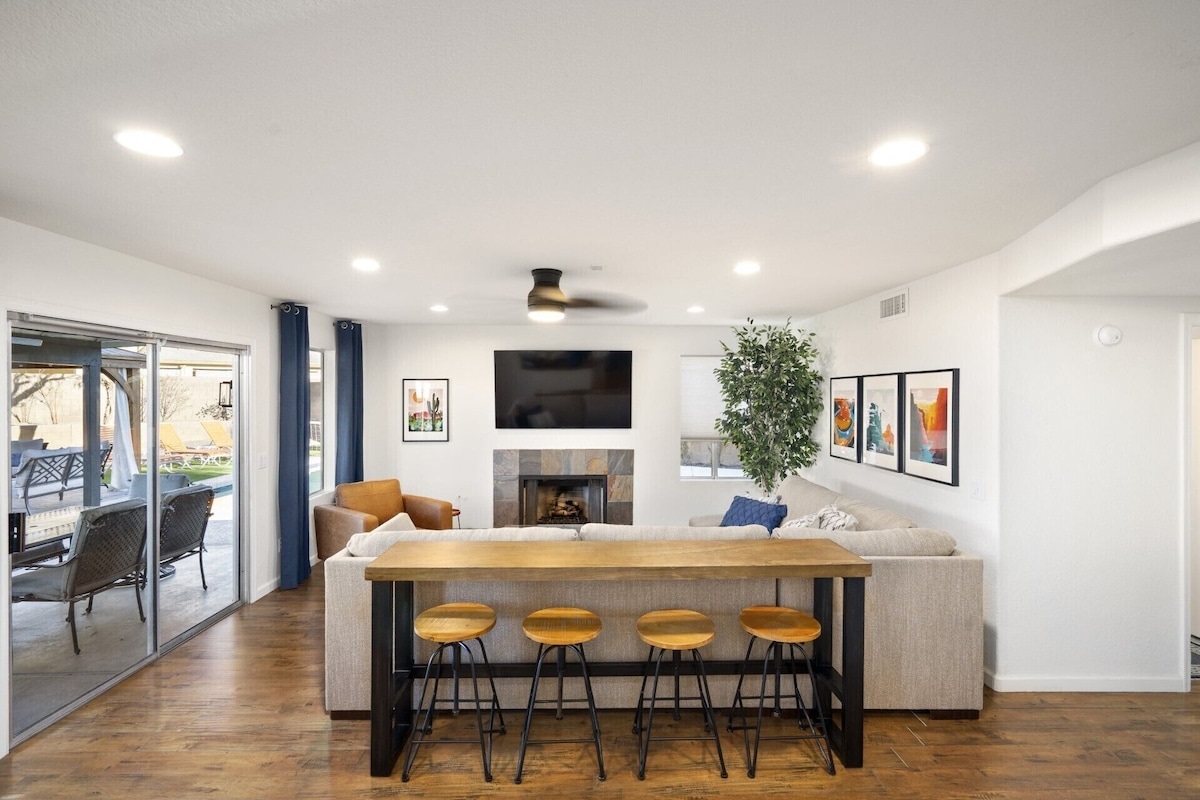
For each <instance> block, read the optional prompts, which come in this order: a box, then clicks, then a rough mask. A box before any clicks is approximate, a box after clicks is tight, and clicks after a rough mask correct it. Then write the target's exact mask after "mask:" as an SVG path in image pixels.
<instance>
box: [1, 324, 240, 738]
mask: <svg viewBox="0 0 1200 800" xmlns="http://www.w3.org/2000/svg"><path fill="white" fill-rule="evenodd" d="M10 331H11V338H10V341H11V353H12V359H11V373H10V394H9V409H10V418H11V424H10V447H9V454H10V485H11V492H10V504H9V505H10V512H11V513H10V515H9V542H8V547H9V553H10V565H11V568H12V586H13V591H12V598H11V600H12V602H11V607H10V613H11V630H12V728H11V729H12V731H13V738H14V741H19V740H21V739H23V738H25V737H27V736H29V735H31V734H32V733H34V732H36V731H37V730H40V729H41V728H42V727H45V725H47V724H49V723H50V722H53V721H54V720H56V719H58V718H59V717H61V716H63V715H64V714H66V713H68V712H69V711H70V710H71V709H73V708H75V707H76V706H78V705H80V704H81V703H82V702H84V701H86V700H87V699H89V698H90V697H92V696H94V695H95V694H97V693H99V692H101V691H103V690H104V688H106V687H107V686H108V685H110V684H111V683H113V682H114V681H116V680H117V679H119V678H120V677H122V676H124V675H126V674H128V673H129V672H131V671H133V670H135V669H137V668H139V667H140V666H142V665H144V664H146V663H148V662H150V661H152V660H153V659H154V658H155V657H157V656H158V655H159V654H161V653H162V652H164V651H166V650H168V649H170V648H171V647H173V646H174V645H175V644H177V643H178V642H181V641H183V640H185V639H186V638H187V637H189V636H191V635H193V634H194V633H195V632H197V631H198V630H200V629H202V628H203V627H204V626H205V625H206V624H210V623H211V621H213V620H215V619H218V618H219V617H220V616H222V615H224V614H226V613H229V612H230V611H232V610H233V609H234V608H236V607H237V606H238V605H239V604H240V602H241V598H242V589H241V584H242V581H241V567H240V564H241V546H240V542H241V535H240V526H239V520H240V518H241V515H240V513H239V508H238V504H239V493H238V492H237V475H238V465H239V448H238V442H239V437H238V435H237V434H238V429H237V421H238V413H237V412H238V409H237V397H238V393H237V392H236V391H235V388H236V387H237V386H238V384H239V374H240V372H241V369H242V363H241V362H242V358H243V356H242V355H241V353H240V352H239V351H238V350H236V349H230V348H221V347H214V346H211V345H207V344H204V345H198V344H194V343H185V342H174V341H167V342H164V341H160V340H154V339H147V338H144V337H139V336H137V335H132V334H131V335H129V336H123V335H121V333H120V332H113V331H108V330H105V331H92V330H90V329H89V328H88V327H87V326H83V325H78V326H77V325H73V324H69V323H53V322H47V323H44V324H40V325H39V324H32V323H28V322H24V323H21V322H17V323H12V324H11V327H10ZM135 523H136V524H135Z"/></svg>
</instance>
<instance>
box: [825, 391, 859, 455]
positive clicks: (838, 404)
mask: <svg viewBox="0 0 1200 800" xmlns="http://www.w3.org/2000/svg"><path fill="white" fill-rule="evenodd" d="M861 389H862V383H861V380H860V379H859V378H858V377H852V378H830V379H829V455H831V456H833V457H834V458H844V459H846V460H847V461H854V462H858V461H859V459H860V458H861V456H862V437H861V436H860V432H861V429H862V428H861V424H860V423H861V420H860V419H859V407H860V397H861Z"/></svg>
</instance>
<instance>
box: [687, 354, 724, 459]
mask: <svg viewBox="0 0 1200 800" xmlns="http://www.w3.org/2000/svg"><path fill="white" fill-rule="evenodd" d="M720 363H721V357H720V356H682V357H681V358H680V361H679V436H680V438H681V439H716V438H720V434H719V433H717V428H716V424H715V423H716V420H717V418H718V417H720V416H721V413H722V412H723V411H724V410H725V405H724V403H722V402H721V385H720V384H719V383H717V376H716V375H715V374H714V371H715V370H716V368H717V367H718V366H719V365H720Z"/></svg>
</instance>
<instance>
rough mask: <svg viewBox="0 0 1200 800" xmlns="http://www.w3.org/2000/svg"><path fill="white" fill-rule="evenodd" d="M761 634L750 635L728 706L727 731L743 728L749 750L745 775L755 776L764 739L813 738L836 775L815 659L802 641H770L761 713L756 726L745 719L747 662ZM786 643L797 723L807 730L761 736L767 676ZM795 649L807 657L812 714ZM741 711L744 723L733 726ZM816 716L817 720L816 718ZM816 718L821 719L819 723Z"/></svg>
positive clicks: (777, 700) (760, 696)
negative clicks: (813, 666)
mask: <svg viewBox="0 0 1200 800" xmlns="http://www.w3.org/2000/svg"><path fill="white" fill-rule="evenodd" d="M757 639H758V637H756V636H751V637H750V644H749V645H748V646H747V647H746V657H745V659H743V660H742V666H741V668H740V669H739V670H738V682H737V689H736V690H735V691H734V694H733V704H732V705H731V706H730V708H729V724H728V725H727V726H726V730H729V731H738V730H740V731H742V733H743V738H744V742H745V750H746V775H747V777H750V778H753V777H754V773H755V771H756V769H757V768H758V744H759V742H760V741H761V740H762V739H813V740H815V741H816V743H817V752H818V753H820V755H821V758H822V759H823V760H824V762H825V770H826V771H827V772H828V773H829V774H830V775H833V774H834V766H833V754H832V753H831V752H830V748H829V739H828V736H827V734H826V731H825V724H824V720H825V717H824V715H823V714H822V712H821V698H820V695H819V694H818V692H817V677H816V675H815V674H813V669H812V662H811V661H810V660H809V658H808V651H807V650H805V648H804V645H802V644H793V643H791V642H768V645H767V650H766V653H765V654H764V656H763V665H762V682H761V684H760V686H759V691H758V714H757V717H756V720H755V723H754V725H750V724H748V723H747V720H746V704H745V700H744V698H743V697H742V680H743V679H744V678H745V677H746V665H747V664H749V663H750V654H751V653H752V652H753V650H754V643H755V642H756V641H757ZM785 644H786V645H787V648H788V655H787V657H788V661H789V662H790V667H791V673H792V694H793V697H794V698H795V701H796V726H797V727H798V728H799V729H800V730H802V731H803V730H805V729H807V731H808V732H807V733H801V734H791V735H788V736H763V735H762V718H763V708H764V707H765V706H766V702H767V676H768V675H769V674H771V673H772V672H773V670H772V669H771V667H772V663H773V662H774V663H775V664H779V663H780V662H781V661H782V658H783V647H784V645H785ZM796 648H799V649H800V655H801V656H802V657H803V659H804V663H805V667H806V670H807V672H808V678H809V682H810V683H811V686H812V698H813V706H814V709H813V713H810V712H809V709H808V706H807V705H806V704H805V702H804V698H803V697H802V696H801V695H800V683H799V680H798V679H797V677H796V667H797V663H796ZM775 678H776V683H775V686H776V696H775V708H776V709H777V710H778V709H779V706H780V697H779V694H778V691H779V674H778V672H775ZM738 711H740V712H741V713H740V714H738V716H740V717H741V720H742V724H741V725H734V724H733V717H734V714H735V713H737V712H738ZM814 717H815V719H814ZM816 720H820V721H821V722H820V725H819V726H818V723H817V721H816ZM818 727H819V729H818ZM751 729H753V730H754V744H753V747H751V744H750V730H751Z"/></svg>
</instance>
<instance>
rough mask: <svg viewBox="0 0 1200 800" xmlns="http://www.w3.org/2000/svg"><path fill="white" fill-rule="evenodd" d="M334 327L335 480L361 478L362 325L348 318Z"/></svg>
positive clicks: (346, 481)
mask: <svg viewBox="0 0 1200 800" xmlns="http://www.w3.org/2000/svg"><path fill="white" fill-rule="evenodd" d="M334 326H335V327H336V328H337V463H336V464H335V466H334V470H333V476H334V481H335V482H336V483H351V482H353V481H361V480H362V479H363V351H362V325H361V324H359V323H357V322H351V321H350V320H348V319H343V320H338V321H337V322H336V323H334Z"/></svg>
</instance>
